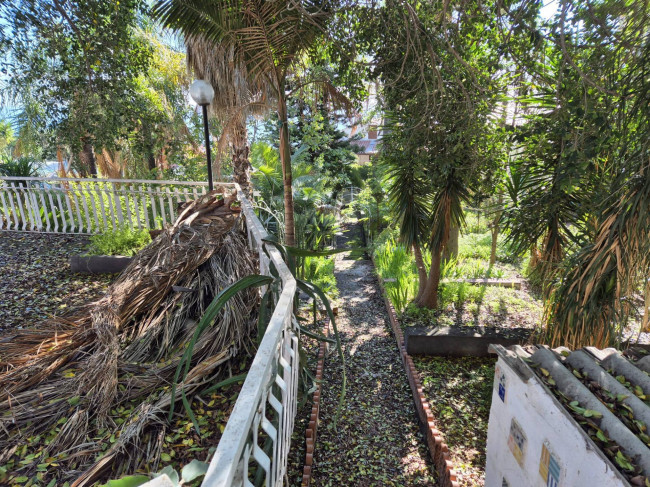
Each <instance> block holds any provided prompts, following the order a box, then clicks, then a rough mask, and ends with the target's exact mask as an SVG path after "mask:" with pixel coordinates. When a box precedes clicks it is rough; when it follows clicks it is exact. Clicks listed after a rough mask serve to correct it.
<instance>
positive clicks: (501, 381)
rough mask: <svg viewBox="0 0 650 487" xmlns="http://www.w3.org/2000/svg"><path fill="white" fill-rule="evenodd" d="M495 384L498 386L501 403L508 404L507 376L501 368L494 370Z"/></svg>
mask: <svg viewBox="0 0 650 487" xmlns="http://www.w3.org/2000/svg"><path fill="white" fill-rule="evenodd" d="M494 383H495V384H496V385H497V388H498V392H499V397H500V398H501V401H503V402H506V374H504V373H503V371H502V370H501V367H496V368H495V370H494Z"/></svg>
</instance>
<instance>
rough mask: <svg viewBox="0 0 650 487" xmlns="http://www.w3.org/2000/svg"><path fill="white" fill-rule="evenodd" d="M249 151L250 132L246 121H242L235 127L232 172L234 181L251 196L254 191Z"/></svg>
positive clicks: (247, 195) (248, 196)
mask: <svg viewBox="0 0 650 487" xmlns="http://www.w3.org/2000/svg"><path fill="white" fill-rule="evenodd" d="M249 152H250V148H249V146H248V133H247V131H246V125H245V122H244V121H242V122H241V123H238V124H237V126H236V127H235V128H234V129H233V143H232V172H233V179H234V181H235V182H236V183H237V184H239V186H241V189H242V191H243V192H244V194H245V195H246V197H247V198H250V196H251V192H252V188H251V164H250V162H249V161H248V154H249Z"/></svg>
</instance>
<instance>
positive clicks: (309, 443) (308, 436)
mask: <svg viewBox="0 0 650 487" xmlns="http://www.w3.org/2000/svg"><path fill="white" fill-rule="evenodd" d="M329 327H330V320H329V318H327V319H326V320H325V325H324V326H323V335H324V336H327V335H328V332H329ZM326 352H327V342H321V343H320V348H319V350H318V362H317V365H316V381H317V382H316V391H315V392H314V402H313V404H312V407H311V414H310V416H309V423H308V425H307V429H306V430H305V445H306V448H305V466H304V467H303V471H302V484H301V485H302V487H308V486H309V484H310V482H311V474H312V471H311V469H312V465H313V463H314V447H315V446H316V433H317V432H318V414H319V412H320V393H321V385H322V384H321V381H322V380H323V368H324V367H325V353H326Z"/></svg>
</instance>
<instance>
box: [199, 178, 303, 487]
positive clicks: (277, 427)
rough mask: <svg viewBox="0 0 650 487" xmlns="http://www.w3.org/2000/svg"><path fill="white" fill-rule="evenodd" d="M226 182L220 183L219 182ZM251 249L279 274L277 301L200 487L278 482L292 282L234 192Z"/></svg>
mask: <svg viewBox="0 0 650 487" xmlns="http://www.w3.org/2000/svg"><path fill="white" fill-rule="evenodd" d="M224 186H226V185H224ZM239 199H240V200H241V202H242V211H243V214H244V218H245V220H246V227H247V230H248V241H249V244H250V245H251V248H252V249H254V250H256V251H257V252H258V254H259V261H260V273H261V274H266V275H271V266H272V267H274V268H275V271H276V272H277V275H278V276H279V277H280V283H281V287H280V289H279V290H278V293H279V295H278V299H277V305H276V307H275V309H274V311H273V314H272V316H271V320H270V322H269V324H268V327H267V329H266V333H265V334H264V337H263V338H262V342H261V343H260V346H259V348H258V350H257V353H256V355H255V358H254V359H253V363H252V364H251V367H250V370H249V371H248V375H247V376H246V380H245V381H244V384H243V386H242V389H241V391H240V393H239V397H238V399H237V402H236V403H235V407H234V409H233V410H232V413H231V414H230V418H229V419H228V423H227V424H226V428H225V429H224V432H223V435H222V436H221V440H220V441H219V445H218V446H217V450H216V452H215V454H214V457H213V459H212V461H211V463H210V467H209V469H208V472H207V474H206V476H205V479H204V481H203V484H202V485H203V486H204V487H229V486H236V487H239V486H247V487H250V486H254V485H257V484H260V483H261V485H264V486H266V487H278V486H281V485H282V484H283V479H284V477H285V475H286V469H287V459H288V456H289V448H290V445H291V434H292V433H293V426H294V420H295V416H296V411H297V404H298V401H297V394H298V374H299V367H300V360H299V351H298V335H297V329H296V328H295V327H294V323H293V299H294V295H295V293H296V281H295V280H294V278H293V275H292V274H291V272H290V271H289V269H288V268H287V266H286V265H285V263H284V260H283V259H282V256H281V254H280V252H279V251H278V250H277V249H276V248H275V247H274V246H273V245H271V244H266V243H265V242H264V240H265V239H266V238H267V237H268V235H267V233H266V231H265V230H264V227H263V226H262V224H261V223H260V221H259V220H258V218H257V216H256V215H255V212H254V211H253V207H252V205H251V204H250V202H249V201H248V200H247V199H246V198H245V197H244V195H243V194H242V193H241V191H240V192H239Z"/></svg>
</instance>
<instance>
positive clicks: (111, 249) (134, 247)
mask: <svg viewBox="0 0 650 487" xmlns="http://www.w3.org/2000/svg"><path fill="white" fill-rule="evenodd" d="M90 242H91V243H90V248H89V252H90V254H91V255H127V256H131V255H135V254H136V253H138V251H139V250H140V249H142V248H143V247H145V246H146V245H147V244H149V242H151V236H150V235H149V231H148V230H135V229H132V228H126V227H124V228H118V229H117V230H108V231H106V232H104V233H100V234H98V235H93V236H92V237H90Z"/></svg>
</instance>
